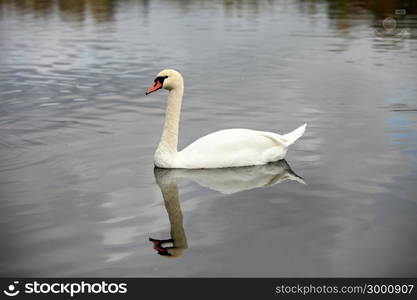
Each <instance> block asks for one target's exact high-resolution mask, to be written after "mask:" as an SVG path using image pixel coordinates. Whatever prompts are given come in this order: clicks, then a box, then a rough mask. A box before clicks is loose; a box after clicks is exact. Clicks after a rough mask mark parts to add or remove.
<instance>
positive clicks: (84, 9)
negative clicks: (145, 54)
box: [0, 0, 417, 34]
mask: <svg viewBox="0 0 417 300" xmlns="http://www.w3.org/2000/svg"><path fill="white" fill-rule="evenodd" d="M158 2H159V3H160V4H161V5H166V6H173V5H174V6H178V7H180V8H181V9H183V10H184V11H186V12H192V11H193V9H205V8H207V7H217V5H220V6H219V7H223V10H224V11H225V17H226V18H229V17H233V16H237V17H249V15H248V14H246V13H244V12H247V13H250V16H251V17H259V16H260V15H261V13H262V12H265V11H268V12H271V13H273V11H274V9H273V8H274V7H284V6H287V5H288V4H289V3H291V2H292V1H289V2H287V1H272V0H259V1H258V0H218V1H214V3H213V0H160V1H158ZM126 3H134V4H135V5H136V4H138V5H139V6H142V7H141V9H143V10H148V9H149V4H150V0H142V1H134V0H18V1H17V0H0V12H3V13H5V12H6V10H4V8H5V7H12V8H14V9H15V10H16V11H17V12H20V13H22V14H26V13H31V14H33V15H34V16H35V17H47V16H49V15H51V14H53V13H55V12H56V11H58V12H59V14H60V17H61V18H62V20H64V21H78V22H82V21H84V20H85V17H86V15H87V14H89V15H91V16H92V17H93V18H94V19H95V20H96V21H97V22H108V21H113V20H114V15H115V12H116V9H117V6H118V5H126ZM294 3H296V4H297V6H298V7H299V9H300V11H302V12H303V13H305V14H308V15H311V16H315V15H317V13H318V12H320V11H321V10H322V9H323V7H324V9H325V12H326V14H327V16H328V19H329V23H330V26H331V27H333V28H335V29H337V30H338V31H339V32H340V33H342V34H344V33H347V34H348V33H349V32H351V28H352V27H354V26H356V25H358V24H363V23H368V24H371V25H373V24H376V23H378V22H381V21H382V20H383V19H385V18H387V17H390V16H391V17H392V16H395V10H396V9H405V10H406V15H403V16H396V18H397V19H400V20H403V21H404V22H403V23H404V26H406V27H415V26H416V25H415V24H414V22H411V21H410V18H411V16H412V15H413V14H414V15H415V14H417V1H415V0H379V1H375V0H356V1H350V0H294Z"/></svg>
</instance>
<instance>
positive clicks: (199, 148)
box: [146, 69, 307, 169]
mask: <svg viewBox="0 0 417 300" xmlns="http://www.w3.org/2000/svg"><path fill="white" fill-rule="evenodd" d="M161 88H164V89H167V90H168V91H169V95H168V106H167V111H166V115H165V124H164V129H163V132H162V136H161V140H160V142H159V145H158V148H157V149H156V152H155V158H154V159H155V166H157V167H159V168H167V169H172V168H181V169H209V168H226V167H243V166H254V165H264V164H267V163H269V162H273V161H278V160H280V159H283V158H284V157H285V155H286V154H287V151H288V146H290V145H291V144H293V143H294V142H295V141H296V140H297V139H298V138H299V137H301V136H302V135H303V134H304V131H305V128H306V126H307V124H304V125H302V126H300V127H299V128H297V129H296V130H294V131H292V132H290V133H287V134H285V135H279V134H276V133H272V132H267V131H256V130H250V129H225V130H220V131H216V132H213V133H210V134H208V135H206V136H203V137H201V138H199V139H198V140H196V141H195V142H194V143H192V144H191V145H189V146H188V147H186V148H185V149H183V150H182V151H179V152H178V150H177V146H178V128H179V120H180V113H181V103H182V97H183V94H184V80H183V78H182V76H181V74H180V73H179V72H177V71H175V70H172V69H167V70H163V71H161V72H160V73H159V74H158V75H157V77H156V78H155V80H154V85H153V86H152V87H151V88H149V89H148V91H147V92H146V95H148V94H150V93H153V92H155V91H157V90H159V89H161Z"/></svg>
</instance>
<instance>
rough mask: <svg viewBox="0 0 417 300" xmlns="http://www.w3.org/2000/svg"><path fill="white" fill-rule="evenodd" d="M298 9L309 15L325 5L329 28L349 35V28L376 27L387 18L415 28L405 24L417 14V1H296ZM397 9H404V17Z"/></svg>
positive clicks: (413, 25) (410, 23)
mask: <svg viewBox="0 0 417 300" xmlns="http://www.w3.org/2000/svg"><path fill="white" fill-rule="evenodd" d="M298 2H299V7H300V9H301V10H302V11H303V12H305V13H308V14H310V15H314V14H316V13H317V11H319V9H318V6H321V5H325V9H326V14H327V16H328V19H329V21H330V26H332V27H333V28H335V29H337V30H339V31H341V32H346V33H349V32H350V30H351V28H352V27H354V26H355V25H358V24H363V23H368V24H371V25H374V24H375V25H378V22H379V23H380V22H381V21H382V20H384V19H385V18H387V17H393V16H395V17H396V18H397V19H399V20H403V21H404V22H402V25H404V26H406V27H415V26H416V25H415V24H413V22H407V19H408V18H410V17H411V16H412V15H415V14H417V1H415V0H383V1H375V0H357V1H350V0H298ZM397 9H405V10H406V14H405V15H396V14H395V11H396V10H397Z"/></svg>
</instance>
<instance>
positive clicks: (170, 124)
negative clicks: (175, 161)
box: [157, 85, 184, 154]
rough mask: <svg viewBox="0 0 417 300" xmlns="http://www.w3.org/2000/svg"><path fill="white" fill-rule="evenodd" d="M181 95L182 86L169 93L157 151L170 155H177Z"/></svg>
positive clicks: (182, 92)
mask: <svg viewBox="0 0 417 300" xmlns="http://www.w3.org/2000/svg"><path fill="white" fill-rule="evenodd" d="M183 94H184V86H183V85H181V86H179V87H176V88H175V89H172V90H171V91H170V92H169V95H168V106H167V110H166V114H165V123H164V129H163V132H162V136H161V141H160V142H159V146H158V150H157V151H162V152H169V153H172V154H173V153H177V151H178V130H179V123H180V114H181V103H182V96H183Z"/></svg>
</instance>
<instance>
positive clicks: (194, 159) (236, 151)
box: [177, 129, 288, 168]
mask: <svg viewBox="0 0 417 300" xmlns="http://www.w3.org/2000/svg"><path fill="white" fill-rule="evenodd" d="M287 143H288V141H287V139H285V138H284V137H282V136H280V135H278V134H275V133H272V132H266V131H256V130H250V129H226V130H220V131H216V132H213V133H211V134H209V135H206V136H203V137H201V138H200V139H198V140H196V141H195V142H194V143H192V144H191V145H189V146H188V147H186V148H185V149H184V150H182V151H181V152H179V153H178V157H177V159H178V164H179V165H181V166H184V167H186V168H221V167H225V166H227V167H233V166H245V165H246V166H247V165H260V164H265V163H267V162H268V161H271V160H270V159H271V157H276V159H277V160H278V159H281V158H283V156H284V155H285V153H286V145H287ZM280 156H282V157H280Z"/></svg>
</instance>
